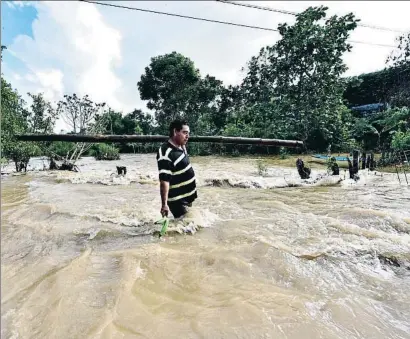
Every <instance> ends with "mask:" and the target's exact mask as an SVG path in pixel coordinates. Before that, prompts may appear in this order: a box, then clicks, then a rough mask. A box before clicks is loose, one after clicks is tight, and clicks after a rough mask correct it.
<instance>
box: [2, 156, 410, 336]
mask: <svg viewBox="0 0 410 339" xmlns="http://www.w3.org/2000/svg"><path fill="white" fill-rule="evenodd" d="M191 161H192V164H193V167H194V169H195V171H196V174H197V184H198V196H199V198H198V200H197V201H196V202H195V203H194V207H193V208H192V210H191V211H190V213H189V215H188V216H187V217H186V218H185V219H183V220H172V221H171V224H170V229H169V233H168V234H167V235H166V236H164V237H161V238H159V237H158V235H157V234H156V233H155V231H158V230H159V229H160V226H158V225H155V224H154V222H155V221H157V220H158V219H160V218H161V216H160V214H159V210H160V195H159V183H158V180H157V177H158V174H157V167H156V161H155V155H153V154H145V155H122V159H121V160H119V161H112V162H101V161H100V162H99V161H95V160H94V159H93V158H83V159H81V160H80V162H79V168H80V170H81V172H79V173H71V172H58V171H56V172H47V171H34V172H28V173H27V174H26V175H24V174H23V175H7V176H2V182H1V184H2V187H1V191H2V192H1V197H2V211H1V215H2V223H1V245H2V246H1V260H2V267H1V287H2V288H1V306H2V308H1V317H2V324H1V337H2V338H13V339H17V338H288V339H290V338H295V339H299V338H300V339H302V338H303V339H306V338H341V339H342V338H343V339H347V338H366V339H370V338H380V339H385V338H410V185H409V186H406V184H405V178H404V177H403V176H402V178H401V183H399V182H398V179H397V175H396V174H383V176H382V175H381V173H379V172H377V173H376V174H375V173H374V172H373V173H369V172H366V171H364V172H361V173H360V177H361V179H360V180H359V181H358V182H356V183H355V182H354V181H352V180H347V179H346V180H342V181H341V182H339V181H340V179H344V171H343V170H342V171H341V175H340V179H339V178H335V177H333V178H326V177H324V178H323V179H321V180H312V181H310V182H309V181H301V180H300V179H299V177H298V174H297V171H296V168H281V167H275V166H270V167H269V169H268V173H267V175H266V176H264V177H262V176H259V175H258V172H257V166H256V158H251V157H240V158H224V157H197V158H195V157H194V158H192V159H191ZM116 165H123V166H127V171H128V172H127V174H126V176H125V177H119V176H118V175H116V173H115V171H116V170H115V166H116ZM32 167H34V168H42V161H41V160H39V159H34V160H33V161H32ZM11 168H12V167H11ZM323 174H324V171H321V172H320V171H317V170H316V171H315V170H314V171H313V178H314V179H315V178H318V176H320V175H323ZM409 179H410V176H409ZM188 231H190V232H188Z"/></svg>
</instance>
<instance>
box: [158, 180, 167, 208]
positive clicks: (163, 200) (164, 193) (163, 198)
mask: <svg viewBox="0 0 410 339" xmlns="http://www.w3.org/2000/svg"><path fill="white" fill-rule="evenodd" d="M160 192H161V214H162V216H168V212H169V208H168V192H169V181H164V180H160Z"/></svg>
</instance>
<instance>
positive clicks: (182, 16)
mask: <svg viewBox="0 0 410 339" xmlns="http://www.w3.org/2000/svg"><path fill="white" fill-rule="evenodd" d="M78 1H80V2H87V3H90V4H95V5H101V6H108V7H115V8H122V9H128V10H133V11H140V12H147V13H153V14H161V15H168V16H174V17H179V18H185V19H192V20H199V21H207V22H214V23H218V24H223V25H231V26H239V27H245V28H252V29H259V30H263V31H270V32H278V30H277V29H275V28H267V27H260V26H252V25H244V24H237V23H234V22H228V21H219V20H213V19H206V18H199V17H194V16H189V15H182V14H176V13H168V12H160V11H154V10H150V9H144V8H137V7H128V6H121V5H114V4H109V3H103V2H98V1H89V0H78ZM347 41H348V42H351V43H354V44H364V45H371V46H378V47H388V48H397V47H396V46H393V45H385V44H377V43H371V42H364V41H353V40H347Z"/></svg>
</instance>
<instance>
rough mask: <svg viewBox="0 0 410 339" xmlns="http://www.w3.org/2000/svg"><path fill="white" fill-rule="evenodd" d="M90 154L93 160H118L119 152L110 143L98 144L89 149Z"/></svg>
mask: <svg viewBox="0 0 410 339" xmlns="http://www.w3.org/2000/svg"><path fill="white" fill-rule="evenodd" d="M90 153H91V155H92V156H94V158H95V160H119V159H120V152H119V150H118V149H117V148H115V147H114V146H111V145H106V144H98V145H97V146H96V147H95V148H93V149H92V150H91V152H90Z"/></svg>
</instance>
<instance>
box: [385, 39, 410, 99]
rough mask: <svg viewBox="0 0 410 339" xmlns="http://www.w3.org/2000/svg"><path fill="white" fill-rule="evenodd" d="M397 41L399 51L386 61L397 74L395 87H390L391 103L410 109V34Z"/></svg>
mask: <svg viewBox="0 0 410 339" xmlns="http://www.w3.org/2000/svg"><path fill="white" fill-rule="evenodd" d="M397 41H398V46H397V49H395V50H394V51H393V52H392V53H391V54H390V56H389V57H388V58H387V60H386V64H388V65H391V69H392V70H393V71H394V72H395V73H396V74H397V75H396V77H395V79H394V80H395V82H394V84H393V86H390V87H389V97H390V100H389V101H390V104H391V105H392V106H393V107H404V106H406V107H410V32H409V33H407V34H403V35H401V36H400V37H399V38H398V39H397Z"/></svg>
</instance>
